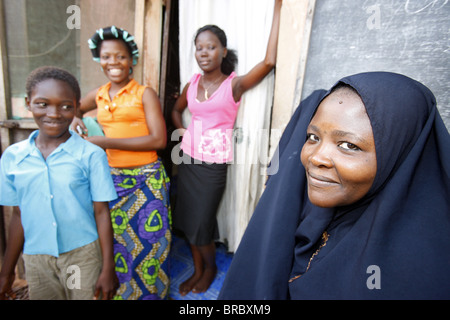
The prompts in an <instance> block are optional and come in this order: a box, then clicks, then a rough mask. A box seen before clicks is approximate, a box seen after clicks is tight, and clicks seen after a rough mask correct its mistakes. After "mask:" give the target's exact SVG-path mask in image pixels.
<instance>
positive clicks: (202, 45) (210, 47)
mask: <svg viewBox="0 0 450 320" xmlns="http://www.w3.org/2000/svg"><path fill="white" fill-rule="evenodd" d="M226 52H227V49H226V48H224V47H223V46H222V43H221V42H220V40H219V38H218V37H217V36H216V35H215V34H214V33H213V32H211V31H209V30H208V31H203V32H202V33H200V34H199V35H198V36H197V39H196V41H195V59H197V63H198V65H199V67H200V68H201V69H202V70H203V71H206V72H208V71H213V70H215V69H217V68H220V66H221V64H222V60H223V58H224V56H225V55H226Z"/></svg>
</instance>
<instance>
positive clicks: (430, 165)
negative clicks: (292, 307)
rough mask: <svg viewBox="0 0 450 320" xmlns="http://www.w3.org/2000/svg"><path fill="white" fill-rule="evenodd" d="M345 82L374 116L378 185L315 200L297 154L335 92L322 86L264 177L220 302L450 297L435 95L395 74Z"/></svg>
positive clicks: (447, 164) (446, 145)
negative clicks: (329, 201) (334, 202)
mask: <svg viewBox="0 0 450 320" xmlns="http://www.w3.org/2000/svg"><path fill="white" fill-rule="evenodd" d="M339 83H344V84H347V85H350V86H351V87H353V88H354V89H355V90H356V91H357V92H358V93H359V95H360V96H361V98H362V100H363V102H364V105H365V107H366V111H367V114H368V116H369V118H370V121H371V125H372V129H373V135H374V140H375V148H376V156H377V174H376V177H375V180H374V183H373V185H372V188H371V189H370V191H369V192H368V194H367V195H366V196H364V198H363V199H361V200H360V201H358V202H357V203H355V204H352V205H349V206H346V207H340V208H319V207H317V206H314V205H313V204H311V202H310V201H309V199H308V195H307V184H306V176H305V170H304V168H303V166H302V164H301V162H300V152H301V149H302V146H303V144H304V142H305V141H306V128H307V127H308V125H309V122H310V121H311V119H312V117H313V115H314V112H315V111H316V109H317V107H318V105H319V103H320V102H321V101H322V99H323V98H324V97H325V96H327V95H328V94H329V93H330V92H331V90H330V91H328V92H325V91H324V90H319V91H315V92H314V93H313V94H312V95H311V96H309V97H308V98H307V99H305V100H304V101H302V102H301V104H300V106H299V107H298V108H297V110H296V112H295V114H294V115H293V117H292V119H291V121H290V122H289V124H288V126H287V127H286V130H285V132H284V133H283V136H282V138H281V140H280V143H279V146H278V151H279V154H278V157H279V170H278V172H277V173H276V174H275V175H274V176H271V177H270V178H269V180H268V182H267V185H266V189H265V191H264V193H263V195H262V197H261V199H260V201H259V203H258V205H257V207H256V209H255V212H254V214H253V216H252V219H251V221H250V223H249V225H248V227H247V230H246V232H245V234H244V237H243V238H242V241H241V243H240V245H239V248H238V250H237V251H236V254H235V257H234V258H233V261H232V264H231V266H230V269H229V270H228V273H227V276H226V279H225V282H224V285H223V287H222V290H221V293H220V295H219V299H449V298H450V136H449V133H448V131H447V129H446V127H445V125H444V123H443V121H442V119H441V117H440V115H439V113H438V110H437V108H436V100H435V98H434V95H433V94H432V93H431V91H430V90H429V89H428V88H426V87H425V86H424V85H422V84H421V83H419V82H417V81H415V80H413V79H410V78H408V77H406V76H403V75H400V74H394V73H388V72H369V73H361V74H357V75H353V76H349V77H346V78H343V79H341V80H340V81H339V82H338V83H337V84H339ZM337 84H336V85H337ZM336 85H335V86H336ZM274 161H276V159H274V160H272V162H274ZM324 235H325V237H324ZM290 279H295V280H293V281H292V282H289V280H290Z"/></svg>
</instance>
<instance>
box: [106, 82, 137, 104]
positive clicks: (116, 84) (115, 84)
mask: <svg viewBox="0 0 450 320" xmlns="http://www.w3.org/2000/svg"><path fill="white" fill-rule="evenodd" d="M131 80H132V78H131V77H130V78H127V79H126V80H124V81H121V82H112V81H111V87H110V88H109V96H110V99H111V100H112V98H114V96H115V95H116V94H117V92H119V91H120V89H122V88H123V87H125V86H126V85H127V84H129V83H130V81H131Z"/></svg>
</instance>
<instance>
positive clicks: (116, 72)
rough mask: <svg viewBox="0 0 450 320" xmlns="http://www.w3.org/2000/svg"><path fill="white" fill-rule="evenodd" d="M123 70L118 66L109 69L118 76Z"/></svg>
mask: <svg viewBox="0 0 450 320" xmlns="http://www.w3.org/2000/svg"><path fill="white" fill-rule="evenodd" d="M121 72H122V69H118V68H111V69H109V73H110V74H111V75H112V76H118V75H120V73H121Z"/></svg>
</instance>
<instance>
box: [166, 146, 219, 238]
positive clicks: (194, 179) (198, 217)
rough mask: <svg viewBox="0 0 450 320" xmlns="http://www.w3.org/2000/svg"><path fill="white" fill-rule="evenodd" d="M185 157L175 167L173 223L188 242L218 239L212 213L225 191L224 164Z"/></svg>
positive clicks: (215, 212) (214, 212)
mask: <svg viewBox="0 0 450 320" xmlns="http://www.w3.org/2000/svg"><path fill="white" fill-rule="evenodd" d="M183 156H184V157H185V159H186V158H187V155H186V154H184V155H183ZM189 160H191V161H190V162H189V163H188V162H186V161H185V162H184V163H181V164H180V165H179V166H178V184H177V185H178V187H177V190H178V191H177V204H176V208H175V212H174V216H173V224H174V228H175V229H177V230H179V231H182V232H183V233H184V235H185V236H186V238H187V239H188V241H189V243H190V244H193V245H196V246H204V245H208V244H210V243H211V242H213V241H214V240H217V239H218V238H219V229H218V225H217V218H216V215H217V209H218V208H219V204H220V200H221V199H222V195H223V192H224V190H225V184H226V180H227V164H226V163H224V164H221V163H212V164H208V163H206V162H201V163H194V160H193V159H189ZM196 162H199V161H198V160H196Z"/></svg>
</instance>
